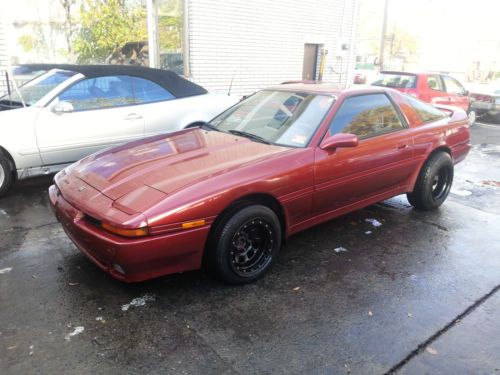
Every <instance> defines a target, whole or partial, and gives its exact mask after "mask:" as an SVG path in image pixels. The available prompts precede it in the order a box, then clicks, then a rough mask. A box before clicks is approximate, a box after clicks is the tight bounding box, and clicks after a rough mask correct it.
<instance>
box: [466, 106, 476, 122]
mask: <svg viewBox="0 0 500 375" xmlns="http://www.w3.org/2000/svg"><path fill="white" fill-rule="evenodd" d="M467 117H468V118H469V125H474V124H475V123H476V119H477V114H476V111H474V110H473V109H471V110H469V112H467Z"/></svg>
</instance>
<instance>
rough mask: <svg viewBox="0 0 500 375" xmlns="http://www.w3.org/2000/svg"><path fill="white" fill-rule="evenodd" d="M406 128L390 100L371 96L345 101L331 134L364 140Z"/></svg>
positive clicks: (355, 97) (385, 97) (384, 97)
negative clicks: (349, 135) (350, 135)
mask: <svg viewBox="0 0 500 375" xmlns="http://www.w3.org/2000/svg"><path fill="white" fill-rule="evenodd" d="M404 128H405V126H403V123H402V122H401V119H400V118H399V116H398V114H397V112H396V110H395V109H394V106H393V105H392V103H391V101H390V100H389V98H388V97H387V96H386V95H385V94H370V95H359V96H353V97H350V98H347V99H345V100H344V102H343V103H342V105H341V107H340V108H339V109H338V110H337V113H336V114H335V117H334V118H333V120H332V123H331V124H330V134H331V135H334V134H338V133H344V134H355V135H357V136H358V138H360V139H363V138H369V137H374V136H377V135H380V134H384V133H389V132H393V131H396V130H402V129H404Z"/></svg>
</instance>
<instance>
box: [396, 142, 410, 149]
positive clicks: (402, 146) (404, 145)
mask: <svg viewBox="0 0 500 375" xmlns="http://www.w3.org/2000/svg"><path fill="white" fill-rule="evenodd" d="M406 147H408V145H407V144H406V143H403V144H401V145H398V150H402V149H404V148H406Z"/></svg>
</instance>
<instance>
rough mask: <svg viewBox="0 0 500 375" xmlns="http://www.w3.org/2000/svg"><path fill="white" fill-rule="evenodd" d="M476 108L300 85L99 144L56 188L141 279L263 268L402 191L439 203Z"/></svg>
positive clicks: (115, 271)
mask: <svg viewBox="0 0 500 375" xmlns="http://www.w3.org/2000/svg"><path fill="white" fill-rule="evenodd" d="M469 148H470V146H469V125H468V121H467V116H466V114H465V112H464V111H463V110H461V109H459V108H448V109H446V111H445V112H442V111H440V110H438V109H436V108H434V107H431V106H429V105H427V104H425V103H423V102H421V101H419V100H417V99H415V98H413V97H410V96H406V95H403V94H401V93H399V92H397V91H394V90H390V89H385V88H365V89H353V90H345V91H338V90H335V89H332V88H331V87H329V86H327V85H323V84H286V85H280V86H278V87H274V88H270V89H266V90H263V91H260V92H257V93H256V94H254V95H252V96H250V97H248V98H247V99H245V100H243V101H241V102H240V103H239V104H237V105H235V106H234V107H232V108H230V109H229V110H227V111H226V112H224V113H222V114H221V115H219V116H218V117H216V118H215V119H214V120H212V121H211V122H210V123H207V124H205V125H203V126H200V127H196V128H189V129H184V130H181V131H178V132H175V133H171V134H165V135H160V136H155V137H153V138H148V139H144V140H142V141H136V142H132V143H128V144H125V145H123V146H121V147H117V148H114V149H109V150H107V151H103V152H100V153H97V154H94V155H91V156H89V157H87V158H85V159H82V160H81V161H79V162H77V163H75V164H73V165H71V166H69V167H68V168H66V169H65V170H63V171H61V172H60V173H59V174H57V175H56V177H55V184H54V185H53V186H51V187H50V190H49V193H50V200H51V203H52V206H53V209H54V211H55V214H56V216H57V218H58V219H59V220H60V222H61V223H62V225H63V227H64V230H65V231H66V233H67V234H68V236H69V237H70V238H71V239H72V240H73V242H74V243H75V244H76V245H77V247H78V248H79V249H80V250H81V251H82V252H83V253H84V254H85V255H87V256H88V257H89V258H90V259H91V260H92V261H93V262H94V263H95V264H97V265H98V266H99V267H100V268H102V269H103V270H105V271H106V272H109V273H110V274H111V275H112V276H114V277H115V278H117V279H120V280H123V281H128V282H133V281H141V280H146V279H150V278H153V277H157V276H161V275H166V274H171V273H176V272H182V271H187V270H193V269H198V268H200V267H202V265H206V266H207V267H209V268H210V269H212V270H213V271H215V273H216V274H217V275H219V276H220V277H221V278H222V279H223V280H224V281H226V282H229V283H233V284H238V283H246V282H250V281H253V280H255V279H257V278H259V277H260V276H262V275H263V274H264V273H265V272H266V271H267V270H268V269H269V267H270V266H271V265H272V263H273V262H274V261H275V259H276V256H277V254H278V251H279V250H280V248H281V246H282V243H283V240H284V239H285V238H287V237H288V236H290V235H292V234H294V233H296V232H298V231H301V230H304V229H306V228H309V227H311V226H313V225H316V224H319V223H321V222H324V221H326V220H330V219H332V218H335V217H337V216H339V215H342V214H345V213H347V212H350V211H353V210H358V209H360V208H363V207H365V206H368V205H371V204H374V203H376V202H379V201H381V200H384V199H387V198H390V197H392V196H395V195H398V194H401V193H407V195H408V199H409V201H410V203H411V204H412V205H413V206H415V207H416V208H419V209H424V210H431V209H435V208H437V207H439V206H440V205H441V204H442V203H443V202H444V200H445V199H446V197H447V195H448V192H449V191H450V187H451V184H452V180H453V165H454V163H458V162H459V161H461V160H463V159H464V158H465V156H466V155H467V153H468V151H469Z"/></svg>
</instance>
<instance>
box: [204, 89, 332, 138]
mask: <svg viewBox="0 0 500 375" xmlns="http://www.w3.org/2000/svg"><path fill="white" fill-rule="evenodd" d="M334 100H335V99H334V98H333V97H332V96H328V95H316V94H308V93H301V92H289V91H272V90H264V91H259V92H258V93H256V94H254V95H252V96H250V97H249V98H247V99H245V100H243V101H242V102H240V103H239V104H237V105H235V106H234V107H232V108H230V109H229V110H227V111H226V112H224V113H222V114H221V115H219V116H217V117H216V118H215V119H213V120H212V121H211V122H210V125H211V126H213V127H215V128H217V130H220V131H223V132H228V133H232V134H236V135H240V136H243V137H245V136H246V137H248V138H250V139H254V140H256V141H259V140H260V141H262V142H265V143H272V144H277V145H282V146H291V147H306V146H307V144H308V143H309V141H310V139H311V137H312V136H313V134H314V132H315V131H316V129H317V128H318V126H319V124H320V123H321V121H322V120H323V118H324V117H325V115H326V113H327V112H328V110H329V108H330V107H331V106H332V104H333V102H334Z"/></svg>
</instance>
